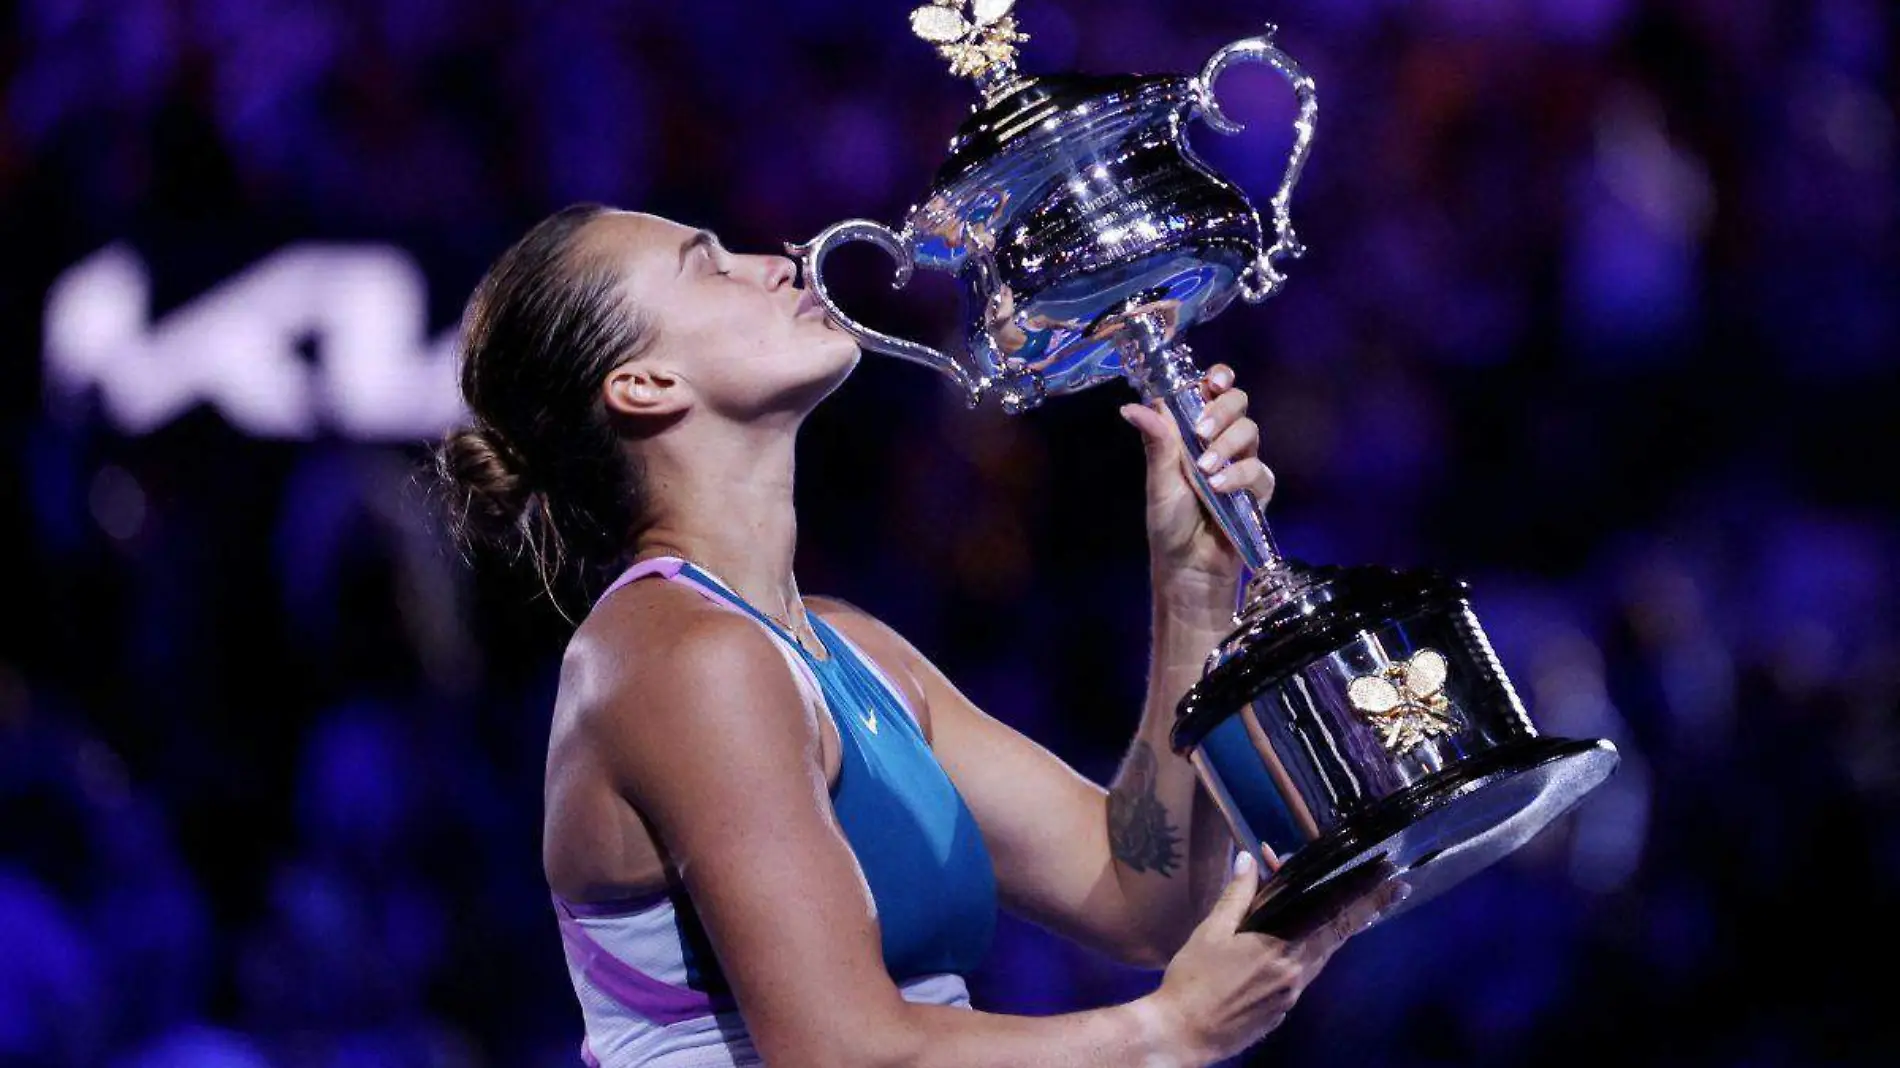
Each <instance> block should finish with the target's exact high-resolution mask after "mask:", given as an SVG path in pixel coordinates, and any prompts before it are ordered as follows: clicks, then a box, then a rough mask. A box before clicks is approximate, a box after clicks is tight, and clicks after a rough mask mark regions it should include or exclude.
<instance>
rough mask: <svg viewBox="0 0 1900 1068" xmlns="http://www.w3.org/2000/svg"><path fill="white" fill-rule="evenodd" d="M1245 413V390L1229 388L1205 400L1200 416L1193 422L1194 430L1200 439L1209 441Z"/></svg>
mask: <svg viewBox="0 0 1900 1068" xmlns="http://www.w3.org/2000/svg"><path fill="white" fill-rule="evenodd" d="M1246 414H1247V391H1246V390H1244V389H1229V390H1224V391H1222V393H1221V395H1220V396H1218V397H1215V398H1214V399H1213V400H1210V401H1208V402H1207V406H1206V407H1204V408H1202V409H1201V417H1200V419H1198V420H1196V421H1195V423H1194V432H1195V433H1196V434H1199V435H1200V436H1201V440H1202V441H1208V442H1211V441H1213V440H1214V439H1215V438H1217V437H1219V436H1220V433H1221V431H1223V430H1226V429H1227V428H1228V427H1230V426H1232V425H1234V424H1235V423H1236V422H1238V421H1240V420H1241V419H1242V418H1244V417H1245V416H1246Z"/></svg>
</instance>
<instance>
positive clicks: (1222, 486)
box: [1207, 471, 1232, 492]
mask: <svg viewBox="0 0 1900 1068" xmlns="http://www.w3.org/2000/svg"><path fill="white" fill-rule="evenodd" d="M1231 481H1232V479H1230V478H1228V477H1227V472H1225V471H1216V472H1214V473H1213V474H1211V475H1209V476H1208V477H1207V484H1208V485H1209V486H1210V487H1212V488H1214V489H1217V490H1220V491H1222V492H1226V490H1227V483H1229V482H1231Z"/></svg>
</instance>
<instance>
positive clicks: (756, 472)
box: [634, 434, 804, 623]
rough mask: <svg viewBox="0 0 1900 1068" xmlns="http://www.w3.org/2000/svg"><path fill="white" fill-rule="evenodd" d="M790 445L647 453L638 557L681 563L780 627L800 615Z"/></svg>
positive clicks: (783, 441)
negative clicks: (645, 517) (708, 575)
mask: <svg viewBox="0 0 1900 1068" xmlns="http://www.w3.org/2000/svg"><path fill="white" fill-rule="evenodd" d="M793 445H794V442H793V437H792V436H791V435H789V434H787V435H782V436H781V435H773V436H771V437H767V438H765V439H763V440H750V441H729V442H723V443H707V442H703V441H702V442H699V443H696V444H695V445H694V446H691V447H688V448H684V449H676V450H660V449H656V450H652V452H651V453H650V454H649V455H648V456H646V457H644V458H643V465H642V466H643V471H642V479H641V481H642V483H643V489H644V490H645V493H646V497H647V501H646V505H647V507H648V514H649V515H650V516H651V517H652V522H651V524H650V525H649V526H648V527H647V528H646V530H645V531H644V532H642V533H641V535H640V536H639V538H638V539H636V541H635V543H634V550H635V555H636V556H639V557H642V558H645V557H652V556H677V557H680V558H682V559H684V560H687V561H688V562H690V563H694V564H698V565H699V566H700V567H702V568H705V569H706V570H707V571H710V572H712V573H713V574H714V575H716V576H718V578H719V580H720V581H721V582H724V583H726V584H727V585H729V586H731V587H732V590H733V592H734V593H736V594H738V595H739V596H740V597H742V598H744V599H745V600H746V601H747V603H749V604H751V605H753V606H754V607H756V608H758V609H759V610H760V611H762V612H765V613H766V614H768V615H771V616H775V617H777V618H778V619H779V620H780V622H781V623H786V622H789V621H791V620H794V619H797V618H798V617H800V616H801V615H802V614H803V613H804V604H803V602H802V601H801V600H800V599H799V594H798V582H797V579H796V578H795V577H794V576H793V574H792V557H793V556H794V554H795V553H796V551H797V547H798V516H797V513H796V511H795V510H794V508H793V504H792V481H793V467H794V462H793Z"/></svg>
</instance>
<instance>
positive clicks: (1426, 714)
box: [1346, 649, 1458, 753]
mask: <svg viewBox="0 0 1900 1068" xmlns="http://www.w3.org/2000/svg"><path fill="white" fill-rule="evenodd" d="M1448 666H1449V665H1448V664H1447V663H1446V661H1445V657H1444V654H1442V653H1440V652H1438V651H1437V650H1436V649H1420V650H1419V651H1418V652H1416V653H1413V654H1412V658H1411V659H1410V660H1401V661H1399V662H1398V663H1396V664H1391V665H1388V666H1387V667H1386V669H1385V670H1384V671H1383V672H1380V673H1378V674H1375V675H1361V676H1359V677H1358V678H1356V679H1354V680H1352V685H1351V686H1349V687H1348V688H1347V690H1346V698H1347V700H1349V701H1351V702H1352V707H1354V708H1356V709H1358V710H1359V713H1360V714H1361V715H1363V716H1365V718H1366V720H1367V721H1368V722H1370V723H1371V724H1372V725H1373V727H1375V728H1377V730H1378V731H1379V741H1380V743H1381V744H1383V745H1384V746H1385V748H1386V750H1387V751H1388V752H1392V753H1403V752H1405V751H1406V750H1408V749H1410V748H1412V747H1413V746H1415V745H1418V744H1419V743H1420V742H1423V741H1424V740H1425V739H1427V738H1429V737H1431V736H1432V735H1436V734H1452V733H1454V732H1455V731H1457V729H1458V722H1457V720H1455V719H1453V718H1452V716H1451V714H1450V706H1451V701H1450V700H1449V699H1448V698H1446V696H1445V676H1446V674H1447V673H1448V672H1447V668H1448Z"/></svg>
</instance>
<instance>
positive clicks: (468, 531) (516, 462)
mask: <svg viewBox="0 0 1900 1068" xmlns="http://www.w3.org/2000/svg"><path fill="white" fill-rule="evenodd" d="M435 467H436V473H437V474H438V475H439V476H440V479H441V484H442V485H443V486H445V487H447V488H448V492H449V498H450V499H449V501H448V502H447V503H448V507H449V522H450V525H451V528H452V529H453V531H454V533H455V537H456V540H457V541H459V542H461V543H462V545H463V546H464V547H465V548H473V547H475V546H478V545H505V544H508V543H511V542H514V541H517V540H519V539H520V537H521V521H522V517H523V515H525V514H526V512H527V510H528V507H529V504H530V503H531V500H532V498H533V495H534V491H533V488H532V487H531V486H530V485H529V480H528V477H527V473H526V472H525V471H524V470H523V469H522V464H521V460H520V455H519V454H518V453H516V452H515V451H514V450H513V449H512V448H509V447H508V445H507V443H506V442H505V441H503V440H502V439H501V438H499V437H497V436H495V435H493V434H492V433H491V432H490V431H487V430H485V429H483V428H481V427H478V426H471V427H463V428H461V429H459V430H452V431H450V432H449V433H448V434H447V435H446V436H445V437H444V438H443V439H442V443H441V444H440V445H438V446H437V447H436V451H435Z"/></svg>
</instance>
